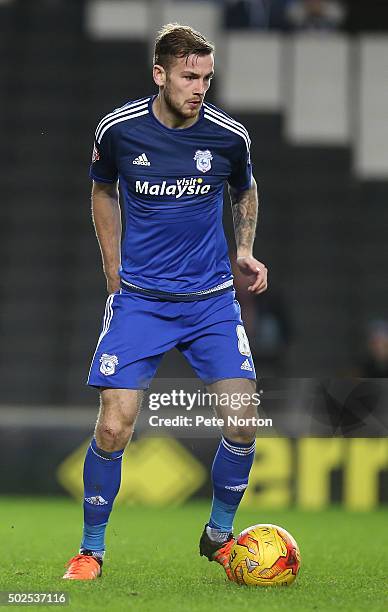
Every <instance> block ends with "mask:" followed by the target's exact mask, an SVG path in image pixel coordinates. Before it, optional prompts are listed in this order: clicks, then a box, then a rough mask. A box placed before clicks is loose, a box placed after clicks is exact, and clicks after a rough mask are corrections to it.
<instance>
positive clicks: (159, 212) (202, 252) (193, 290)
mask: <svg viewBox="0 0 388 612" xmlns="http://www.w3.org/2000/svg"><path fill="white" fill-rule="evenodd" d="M154 99H155V96H153V97H149V98H143V99H141V100H137V101H132V102H129V103H128V104H126V105H125V106H123V107H121V108H119V109H116V110H115V111H113V112H112V113H109V114H108V115H106V116H105V117H104V118H103V119H102V120H101V121H100V123H99V124H98V126H97V130H96V136H95V143H94V151H93V160H92V165H91V169H90V176H91V178H92V179H93V180H95V181H97V182H105V183H115V182H116V181H117V180H118V181H119V186H120V202H121V207H122V210H123V213H124V216H125V234H124V236H123V240H122V259H121V268H120V277H121V282H122V286H123V287H124V288H126V289H128V290H130V291H134V292H136V293H142V294H151V295H155V296H160V297H161V298H165V299H172V300H183V301H186V300H198V299H204V298H208V297H211V296H213V295H218V294H220V293H223V292H225V291H230V290H232V289H233V276H232V272H231V266H230V262H229V257H228V249H227V243H226V239H225V235H224V230H223V225H222V213H223V192H224V185H225V182H226V181H227V182H228V183H229V184H230V185H231V186H232V187H234V188H235V189H238V190H241V191H243V190H246V189H248V188H249V187H250V185H251V178H252V169H251V161H250V155H249V147H250V139H249V135H248V132H247V130H246V129H245V128H244V127H243V125H242V124H241V123H238V122H237V121H235V120H234V119H232V118H231V117H230V116H229V115H227V114H226V113H224V112H223V111H221V110H220V109H218V108H216V107H215V106H213V105H211V104H207V103H205V104H204V105H203V106H202V108H201V111H200V114H199V117H198V120H197V121H196V123H194V124H193V125H191V126H190V127H188V128H183V129H172V128H168V127H166V126H165V125H163V124H162V123H161V122H160V121H158V119H157V118H156V116H155V115H154V113H153V110H152V103H153V100H154Z"/></svg>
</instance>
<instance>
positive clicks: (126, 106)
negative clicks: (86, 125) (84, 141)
mask: <svg viewBox="0 0 388 612" xmlns="http://www.w3.org/2000/svg"><path fill="white" fill-rule="evenodd" d="M149 101H150V98H143V99H141V100H136V102H127V104H124V106H120V108H116V109H115V110H114V111H112V112H111V113H108V114H107V115H105V117H103V118H102V119H101V121H100V123H99V124H98V126H97V127H96V137H97V133H98V131H99V129H100V128H101V127H102V126H103V125H104V124H105V123H106V121H109V120H110V119H111V118H112V117H116V116H117V115H119V114H122V113H124V112H127V111H132V110H136V109H137V108H138V107H140V106H142V105H143V104H148V102H149Z"/></svg>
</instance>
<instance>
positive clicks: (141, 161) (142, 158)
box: [132, 153, 151, 166]
mask: <svg viewBox="0 0 388 612" xmlns="http://www.w3.org/2000/svg"><path fill="white" fill-rule="evenodd" d="M132 163H133V164H137V165H138V166H150V165H151V162H150V161H149V160H148V158H147V155H146V154H145V153H142V154H141V155H139V157H136V158H135V159H134V160H133V162H132Z"/></svg>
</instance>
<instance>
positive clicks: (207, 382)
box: [201, 375, 257, 385]
mask: <svg viewBox="0 0 388 612" xmlns="http://www.w3.org/2000/svg"><path fill="white" fill-rule="evenodd" d="M239 378H241V379H243V380H255V381H257V376H256V375H251V376H224V375H222V376H217V377H216V378H212V379H211V380H205V379H204V378H201V380H202V382H203V383H204V384H205V385H212V384H213V383H216V382H220V381H221V380H234V379H239Z"/></svg>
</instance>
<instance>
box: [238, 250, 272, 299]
mask: <svg viewBox="0 0 388 612" xmlns="http://www.w3.org/2000/svg"><path fill="white" fill-rule="evenodd" d="M236 263H237V266H238V268H239V270H240V272H242V273H243V274H245V275H246V276H252V277H254V279H253V281H252V283H251V284H250V285H249V287H248V291H249V292H250V293H254V294H256V295H258V294H259V293H263V292H264V291H266V290H267V287H268V282H267V275H268V270H267V268H266V266H265V265H264V264H263V263H262V262H261V261H258V260H257V259H255V258H254V257H252V256H246V257H237V262H236Z"/></svg>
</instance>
